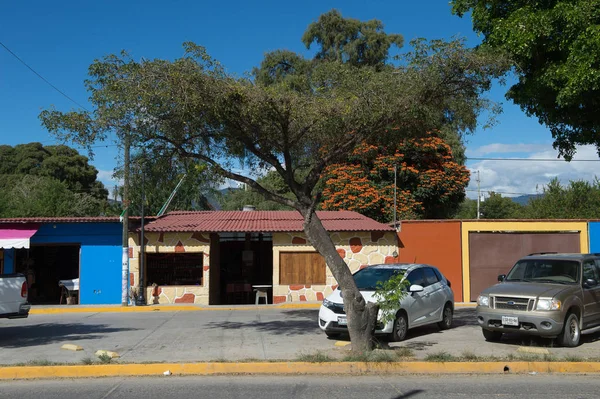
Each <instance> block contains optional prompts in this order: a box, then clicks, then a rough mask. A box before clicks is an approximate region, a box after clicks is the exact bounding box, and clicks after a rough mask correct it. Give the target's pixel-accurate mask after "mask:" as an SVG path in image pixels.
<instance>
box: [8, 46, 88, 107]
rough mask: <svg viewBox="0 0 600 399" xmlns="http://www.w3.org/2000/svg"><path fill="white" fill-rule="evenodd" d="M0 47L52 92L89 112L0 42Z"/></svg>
mask: <svg viewBox="0 0 600 399" xmlns="http://www.w3.org/2000/svg"><path fill="white" fill-rule="evenodd" d="M0 46H2V47H4V49H5V50H6V51H8V52H9V53H10V54H11V55H12V56H13V57H15V58H16V59H17V60H19V62H21V64H23V65H25V66H26V67H27V68H28V69H29V70H30V71H31V72H33V73H34V74H36V75H37V77H38V78H40V79H42V80H43V81H44V82H46V83H47V84H48V85H49V86H50V87H52V88H53V89H54V90H56V91H57V92H59V93H60V94H62V95H63V96H65V97H66V98H67V99H69V100H70V101H71V102H73V103H74V104H76V105H77V106H79V107H81V108H83V109H85V110H86V111H88V112H89V110H88V109H87V108H86V107H84V106H83V105H81V104H79V103H78V102H77V101H75V100H73V99H72V98H71V97H69V96H68V95H67V94H65V92H63V91H62V90H60V89H59V88H58V87H56V86H54V85H53V84H52V83H50V82H49V81H48V80H47V79H46V78H44V77H43V76H42V75H40V74H39V73H37V72H36V71H35V69H33V68H32V67H30V66H29V65H28V64H27V63H26V62H25V61H23V60H22V59H21V58H19V56H18V55H16V54H15V53H13V52H12V50H11V49H9V48H8V47H6V45H5V44H4V43H2V42H0Z"/></svg>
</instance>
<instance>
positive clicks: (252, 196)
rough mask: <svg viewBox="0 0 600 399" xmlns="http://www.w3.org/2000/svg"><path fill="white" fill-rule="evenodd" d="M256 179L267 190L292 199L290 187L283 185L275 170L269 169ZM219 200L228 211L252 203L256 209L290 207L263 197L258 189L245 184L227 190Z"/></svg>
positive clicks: (285, 208)
mask: <svg viewBox="0 0 600 399" xmlns="http://www.w3.org/2000/svg"><path fill="white" fill-rule="evenodd" d="M256 181H257V183H259V184H260V185H261V186H263V187H264V188H266V189H267V190H269V191H273V192H275V193H277V194H279V195H282V196H284V197H286V198H290V199H292V193H291V192H290V189H289V188H288V187H287V186H286V185H285V183H284V181H283V179H282V178H281V176H279V175H278V174H277V172H275V171H269V172H268V173H267V174H266V175H264V176H263V177H259V178H257V179H256ZM219 202H220V204H221V207H222V208H223V210H230V211H235V210H237V211H239V210H241V209H242V208H243V207H244V205H253V206H255V207H256V209H257V210H261V211H279V210H291V209H292V208H290V207H289V206H286V205H283V204H280V203H278V202H275V201H269V200H267V199H265V197H264V196H263V195H261V194H260V193H259V192H258V191H256V190H254V189H252V188H251V187H249V186H246V185H244V186H243V187H242V188H239V189H229V190H227V191H226V192H225V193H224V194H222V195H221V198H220V200H219Z"/></svg>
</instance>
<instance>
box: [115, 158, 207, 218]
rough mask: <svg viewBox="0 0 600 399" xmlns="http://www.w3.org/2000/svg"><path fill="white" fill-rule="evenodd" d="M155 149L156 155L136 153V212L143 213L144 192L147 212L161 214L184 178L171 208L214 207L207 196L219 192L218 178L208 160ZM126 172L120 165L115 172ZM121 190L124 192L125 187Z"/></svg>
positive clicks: (133, 199)
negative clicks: (210, 168)
mask: <svg viewBox="0 0 600 399" xmlns="http://www.w3.org/2000/svg"><path fill="white" fill-rule="evenodd" d="M151 153H152V156H149V155H147V154H146V153H145V152H137V153H134V154H133V156H132V160H131V163H132V165H133V167H132V169H131V176H130V179H131V181H130V187H131V190H130V192H129V200H130V201H131V204H132V207H131V208H130V211H131V214H132V215H140V212H141V204H142V194H143V195H144V197H145V199H146V201H145V203H144V214H145V215H156V214H158V212H159V211H160V210H161V208H162V207H163V205H164V204H165V203H166V201H167V200H168V198H169V197H170V195H171V193H172V192H173V190H174V189H175V187H176V186H177V185H178V184H179V182H180V181H182V183H181V185H180V186H179V188H178V189H177V192H176V194H175V196H174V197H173V199H172V201H171V203H170V205H169V207H168V209H167V211H174V210H208V209H211V206H210V204H209V202H208V198H207V197H208V195H215V193H216V189H213V185H214V184H215V179H214V176H213V175H212V174H211V173H210V172H209V171H208V168H207V166H206V164H205V163H202V162H197V161H193V160H189V159H188V160H186V159H181V158H180V157H178V156H177V153H175V152H173V151H169V152H166V151H161V150H159V149H156V148H154V149H152V151H151ZM123 172H124V171H123V168H122V167H119V168H118V169H117V172H116V173H115V175H116V176H117V177H123ZM184 176H185V178H184ZM119 191H120V192H122V187H121V188H120V190H119Z"/></svg>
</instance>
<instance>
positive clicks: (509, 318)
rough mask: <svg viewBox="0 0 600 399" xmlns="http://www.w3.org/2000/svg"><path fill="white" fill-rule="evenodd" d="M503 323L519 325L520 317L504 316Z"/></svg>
mask: <svg viewBox="0 0 600 399" xmlns="http://www.w3.org/2000/svg"><path fill="white" fill-rule="evenodd" d="M502 324H503V325H505V326H519V318H518V317H514V316H502Z"/></svg>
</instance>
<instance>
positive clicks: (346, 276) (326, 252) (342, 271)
mask: <svg viewBox="0 0 600 399" xmlns="http://www.w3.org/2000/svg"><path fill="white" fill-rule="evenodd" d="M300 213H301V214H302V216H303V217H304V232H305V233H306V237H307V238H308V240H309V241H310V243H311V244H312V245H313V246H314V247H315V248H316V250H317V251H319V253H320V254H321V255H323V257H325V261H326V262H327V265H328V266H329V268H330V269H331V272H332V274H333V277H335V279H336V280H337V282H338V284H339V286H340V289H341V290H342V297H343V299H344V307H345V309H346V315H347V317H348V332H349V333H350V341H351V342H352V350H353V351H355V352H366V351H370V350H372V349H373V332H374V331H375V323H376V321H377V313H378V311H379V305H378V304H376V303H372V302H369V303H367V302H365V299H364V298H363V296H362V295H361V293H360V291H359V290H358V288H357V287H356V283H355V282H354V278H353V277H352V273H351V272H350V269H349V268H348V265H346V262H344V260H343V259H342V258H341V257H340V254H339V253H338V252H337V250H336V248H335V245H334V244H333V241H332V240H331V237H330V236H329V233H328V232H327V230H325V228H324V227H323V224H322V223H321V220H320V219H319V218H318V217H317V215H316V213H315V212H314V211H310V210H308V209H303V210H301V211H300Z"/></svg>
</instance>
